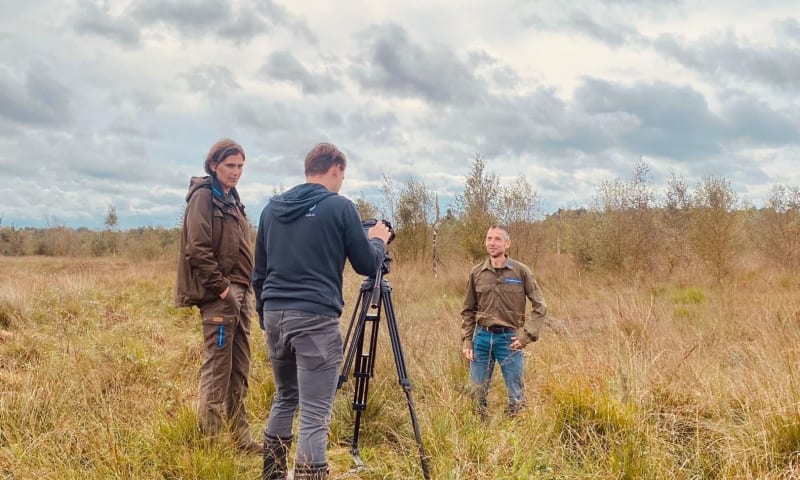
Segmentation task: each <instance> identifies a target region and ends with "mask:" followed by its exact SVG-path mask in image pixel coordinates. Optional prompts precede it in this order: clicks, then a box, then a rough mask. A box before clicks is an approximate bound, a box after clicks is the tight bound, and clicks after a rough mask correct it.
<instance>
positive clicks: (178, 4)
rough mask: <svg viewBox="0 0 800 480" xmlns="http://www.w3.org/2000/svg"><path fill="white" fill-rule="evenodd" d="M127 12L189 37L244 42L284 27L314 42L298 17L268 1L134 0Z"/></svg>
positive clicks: (144, 21) (140, 19) (144, 20)
mask: <svg viewBox="0 0 800 480" xmlns="http://www.w3.org/2000/svg"><path fill="white" fill-rule="evenodd" d="M129 11H130V14H131V15H132V16H133V17H134V18H136V19H137V20H139V21H141V22H143V23H144V24H162V25H165V26H167V27H171V28H175V29H176V30H178V31H180V32H182V33H184V34H188V35H193V36H205V35H218V36H220V37H222V38H225V39H228V40H230V41H232V42H235V43H244V42H247V41H249V40H252V39H253V38H255V37H257V36H259V35H262V34H266V33H269V32H271V31H272V30H273V29H274V28H276V27H278V26H281V27H286V28H288V29H289V30H290V31H292V32H294V33H295V34H296V35H298V36H300V37H302V38H304V39H306V40H308V41H309V42H312V43H313V42H315V41H316V37H315V36H314V34H313V33H312V32H311V30H310V29H309V28H308V26H307V25H306V23H305V22H304V21H303V20H302V19H298V18H295V17H294V16H293V15H291V14H290V13H289V12H288V11H287V10H286V9H285V8H283V7H281V6H280V5H277V4H275V3H274V2H271V1H257V0H252V1H242V2H239V3H238V4H236V6H234V4H231V3H230V2H227V1H225V0H191V1H182V0H138V1H137V2H136V3H134V4H133V5H132V6H131V7H130V10H129Z"/></svg>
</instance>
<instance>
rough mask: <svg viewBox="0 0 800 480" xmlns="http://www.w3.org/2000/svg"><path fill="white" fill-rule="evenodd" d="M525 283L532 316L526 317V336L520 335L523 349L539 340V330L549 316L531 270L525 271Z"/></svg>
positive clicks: (523, 328)
mask: <svg viewBox="0 0 800 480" xmlns="http://www.w3.org/2000/svg"><path fill="white" fill-rule="evenodd" d="M524 283H525V296H527V297H528V300H530V302H531V314H530V315H529V316H528V317H526V319H525V325H523V327H522V330H523V332H524V335H518V336H519V337H521V338H519V339H518V340H519V342H520V345H521V346H522V347H525V346H526V345H527V344H529V343H531V342H535V341H536V340H538V339H539V328H541V325H542V323H543V322H544V319H545V317H546V316H547V305H546V304H545V303H544V296H542V290H541V289H540V288H539V284H538V283H537V282H536V279H535V278H533V273H531V271H530V270H526V271H525V276H524Z"/></svg>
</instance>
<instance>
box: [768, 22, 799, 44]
mask: <svg viewBox="0 0 800 480" xmlns="http://www.w3.org/2000/svg"><path fill="white" fill-rule="evenodd" d="M774 25H775V31H776V32H778V33H779V34H781V35H782V36H783V37H784V38H786V39H788V40H789V41H791V42H794V43H800V21H798V20H797V19H796V18H784V19H782V20H776V21H775V22H774Z"/></svg>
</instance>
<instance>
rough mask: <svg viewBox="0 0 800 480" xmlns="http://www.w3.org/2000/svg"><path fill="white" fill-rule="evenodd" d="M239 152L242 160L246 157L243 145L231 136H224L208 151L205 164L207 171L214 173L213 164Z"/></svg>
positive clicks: (210, 173)
mask: <svg viewBox="0 0 800 480" xmlns="http://www.w3.org/2000/svg"><path fill="white" fill-rule="evenodd" d="M237 153H238V154H239V155H241V156H242V160H244V159H245V156H244V149H243V148H242V146H241V145H239V144H238V143H236V142H234V141H233V140H231V139H229V138H224V139H222V140H220V141H219V142H217V143H215V144H214V145H213V146H212V147H211V150H209V151H208V156H206V161H205V163H204V164H203V167H204V168H205V169H206V173H207V174H209V175H214V171H213V170H212V169H211V167H212V166H215V165H218V164H219V163H220V162H221V161H223V160H225V159H226V158H228V157H230V156H231V155H236V154H237Z"/></svg>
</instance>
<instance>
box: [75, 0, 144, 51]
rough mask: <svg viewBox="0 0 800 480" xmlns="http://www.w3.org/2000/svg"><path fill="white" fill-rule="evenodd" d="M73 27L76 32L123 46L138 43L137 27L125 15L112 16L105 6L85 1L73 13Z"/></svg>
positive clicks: (134, 45)
mask: <svg viewBox="0 0 800 480" xmlns="http://www.w3.org/2000/svg"><path fill="white" fill-rule="evenodd" d="M73 28H74V29H75V31H76V32H78V33H83V34H88V35H96V36H99V37H104V38H107V39H109V40H111V41H113V42H116V43H118V44H120V45H122V46H125V47H136V46H137V45H139V28H138V26H137V25H136V24H135V23H134V22H133V21H131V20H130V19H129V18H127V17H125V16H119V17H114V16H112V15H111V14H109V12H108V9H107V7H105V8H103V7H100V6H98V5H96V4H94V3H85V4H83V5H82V6H81V8H80V9H79V11H78V12H77V13H76V14H75V17H74V20H73Z"/></svg>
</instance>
